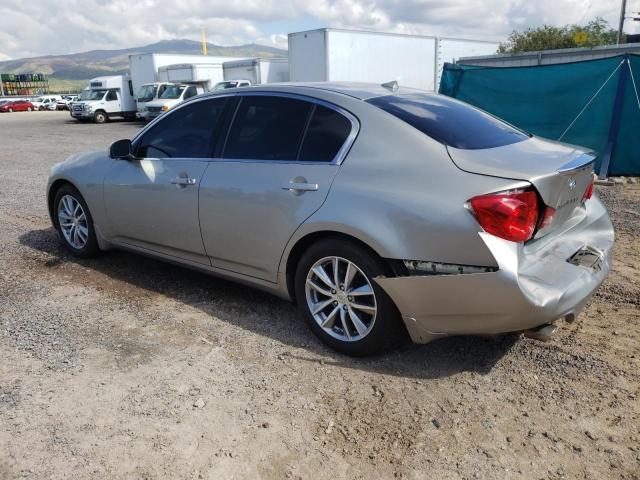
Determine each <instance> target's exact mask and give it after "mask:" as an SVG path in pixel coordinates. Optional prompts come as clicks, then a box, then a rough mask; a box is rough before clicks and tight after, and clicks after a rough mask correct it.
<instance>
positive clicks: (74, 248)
mask: <svg viewBox="0 0 640 480" xmlns="http://www.w3.org/2000/svg"><path fill="white" fill-rule="evenodd" d="M69 199H72V201H73V202H76V203H73V202H72V203H71V204H69V203H68V202H69ZM78 204H79V206H80V208H81V210H82V212H84V221H82V219H81V218H80V219H79V221H76V222H74V223H75V225H76V230H78V237H75V236H74V233H73V227H71V229H67V228H65V227H64V224H65V223H67V224H68V223H70V220H69V218H70V216H69V215H68V212H70V211H72V210H75V206H76V205H78ZM65 213H67V216H65ZM80 213H81V212H80V211H77V216H76V218H78V217H80ZM53 218H54V225H55V227H56V230H57V231H58V235H59V236H60V239H61V240H62V243H64V244H65V246H66V247H67V249H68V250H69V251H70V252H71V253H72V254H73V255H75V256H76V257H81V258H89V257H93V256H95V255H96V254H97V253H98V252H99V251H100V249H99V247H98V240H97V239H96V234H95V229H94V227H93V218H92V217H91V212H90V211H89V207H88V206H87V204H86V202H85V201H84V198H82V195H80V192H79V191H78V190H77V189H76V188H75V187H73V186H71V185H63V186H62V187H60V188H59V189H58V191H57V192H56V195H55V197H54V201H53ZM78 227H84V229H82V228H78ZM74 239H75V240H83V241H81V242H77V243H76V244H74V243H73V242H74Z"/></svg>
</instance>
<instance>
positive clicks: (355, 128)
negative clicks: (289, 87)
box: [219, 89, 360, 165]
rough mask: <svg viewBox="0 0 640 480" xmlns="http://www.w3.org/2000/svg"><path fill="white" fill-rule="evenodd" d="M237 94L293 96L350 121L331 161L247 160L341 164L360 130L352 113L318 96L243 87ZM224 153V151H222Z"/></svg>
mask: <svg viewBox="0 0 640 480" xmlns="http://www.w3.org/2000/svg"><path fill="white" fill-rule="evenodd" d="M237 96H239V97H284V98H294V99H297V100H302V101H305V102H309V103H313V104H316V105H322V106H323V107H326V108H329V109H331V110H334V111H336V112H338V113H340V114H341V115H344V116H345V117H347V120H349V121H350V122H351V132H350V133H349V135H348V136H347V139H346V140H345V141H344V143H343V144H342V147H340V150H338V153H337V154H336V156H335V157H334V159H333V160H332V161H331V162H305V161H304V160H295V159H293V160H253V159H251V160H248V161H252V162H267V163H283V162H288V163H302V164H305V165H306V164H321V165H331V164H334V165H341V164H342V162H343V161H344V159H345V157H346V156H347V154H348V153H349V150H351V146H352V145H353V143H354V142H355V141H356V138H357V136H358V133H359V132H360V121H359V120H358V118H357V117H356V116H355V115H353V114H352V113H351V112H349V111H347V110H345V109H344V108H342V107H340V106H339V105H335V104H333V103H330V102H327V101H325V100H321V99H319V98H315V97H310V96H308V95H301V94H298V93H289V92H267V91H257V92H255V91H251V90H249V89H245V90H243V91H240V92H237ZM222 153H223V155H224V152H222ZM219 160H220V161H238V160H240V161H243V160H244V159H236V158H225V157H224V156H223V157H222V158H220V159H219Z"/></svg>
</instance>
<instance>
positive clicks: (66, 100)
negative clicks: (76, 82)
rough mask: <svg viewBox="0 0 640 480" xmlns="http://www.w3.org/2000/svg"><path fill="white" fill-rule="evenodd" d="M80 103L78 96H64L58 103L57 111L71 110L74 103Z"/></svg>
mask: <svg viewBox="0 0 640 480" xmlns="http://www.w3.org/2000/svg"><path fill="white" fill-rule="evenodd" d="M77 101H78V95H63V96H62V98H61V99H60V100H58V101H57V102H56V110H70V105H71V103H72V102H77Z"/></svg>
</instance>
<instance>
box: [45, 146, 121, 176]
mask: <svg viewBox="0 0 640 480" xmlns="http://www.w3.org/2000/svg"><path fill="white" fill-rule="evenodd" d="M107 158H109V157H108V155H107V154H106V152H105V151H104V150H92V151H89V152H81V153H74V154H73V155H71V156H70V157H68V158H67V159H66V160H64V161H63V162H60V163H56V164H55V165H54V166H53V167H52V168H51V174H52V175H59V174H62V173H63V172H65V171H67V170H72V169H75V168H78V167H82V168H85V167H87V166H90V165H94V164H96V163H97V162H102V161H104V160H105V159H107Z"/></svg>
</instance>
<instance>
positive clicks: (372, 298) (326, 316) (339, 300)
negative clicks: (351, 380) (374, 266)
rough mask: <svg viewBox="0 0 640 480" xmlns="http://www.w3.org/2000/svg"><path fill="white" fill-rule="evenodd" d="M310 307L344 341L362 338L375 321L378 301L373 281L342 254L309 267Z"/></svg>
mask: <svg viewBox="0 0 640 480" xmlns="http://www.w3.org/2000/svg"><path fill="white" fill-rule="evenodd" d="M305 294H306V300H307V307H308V308H309V311H310V312H311V315H312V316H313V318H314V320H315V321H316V322H317V323H318V325H319V326H320V327H321V328H322V329H323V330H324V331H325V332H326V333H327V334H329V335H331V336H332V337H333V338H336V339H338V340H341V341H344V342H355V341H358V340H362V339H363V338H364V337H366V336H367V335H368V334H369V333H370V332H371V330H372V328H373V325H374V323H375V321H376V315H377V311H378V310H377V302H376V295H375V292H374V290H373V286H372V285H371V281H370V280H369V278H367V276H366V275H365V274H364V272H363V271H362V270H361V269H360V268H358V266H357V265H356V264H355V263H353V262H351V261H349V260H347V259H346V258H342V257H333V256H332V257H324V258H322V259H320V260H318V261H317V262H316V263H315V264H313V266H312V267H311V268H310V269H309V272H308V274H307V279H306V284H305Z"/></svg>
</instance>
